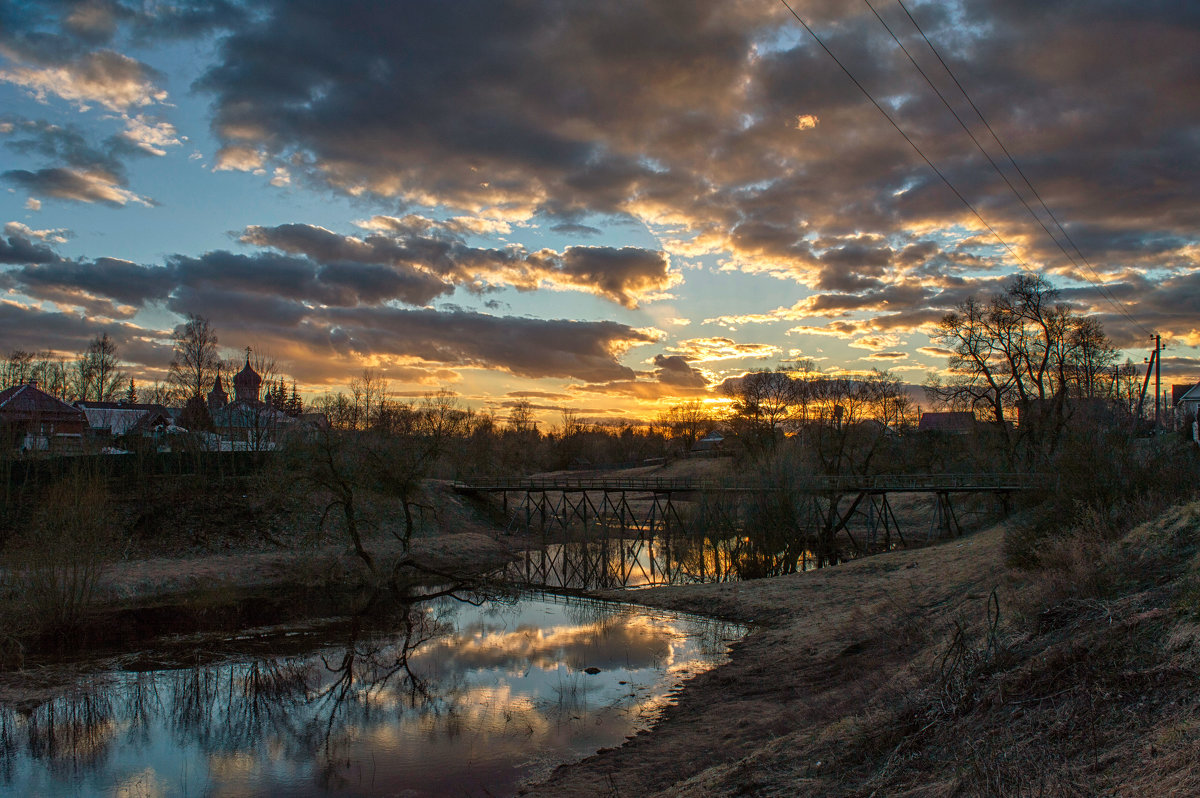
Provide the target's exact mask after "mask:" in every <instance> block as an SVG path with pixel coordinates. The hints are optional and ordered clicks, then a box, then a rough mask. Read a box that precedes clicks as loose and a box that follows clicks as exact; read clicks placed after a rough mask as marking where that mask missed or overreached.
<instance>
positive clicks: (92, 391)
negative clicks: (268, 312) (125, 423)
mask: <svg viewBox="0 0 1200 798" xmlns="http://www.w3.org/2000/svg"><path fill="white" fill-rule="evenodd" d="M217 343H218V339H217V334H216V331H215V330H214V329H213V328H212V325H211V324H210V323H209V321H208V320H207V319H206V318H204V317H203V316H197V315H194V314H193V315H189V316H188V318H187V321H186V322H185V323H184V324H182V325H180V326H179V327H177V328H176V329H175V331H174V332H173V333H172V335H171V346H172V351H171V361H170V362H169V363H168V364H167V371H166V379H165V380H157V381H155V382H152V383H150V384H143V385H138V383H137V381H136V380H135V379H134V378H133V377H132V376H131V375H130V374H129V373H128V372H127V371H126V370H124V369H123V368H121V365H120V354H119V350H118V347H117V343H116V342H115V341H114V340H113V339H112V338H110V337H109V335H108V333H107V332H101V333H100V334H99V335H97V336H96V337H95V338H93V339H92V340H91V342H89V344H88V345H87V347H86V348H85V349H84V350H83V351H82V352H79V353H78V354H77V355H75V356H74V357H68V356H65V355H61V354H57V353H54V352H48V351H42V352H36V351H29V350H24V349H14V350H12V351H10V352H9V354H8V357H7V358H5V359H4V360H3V361H0V390H3V389H5V388H10V387H12V386H15V385H25V384H29V383H32V382H36V383H37V386H38V388H39V389H41V390H43V391H45V392H46V393H48V394H50V395H52V396H55V397H57V398H58V399H61V400H63V401H64V402H68V403H69V402H75V401H93V402H114V401H121V400H124V401H126V402H130V403H143V404H160V405H164V406H169V407H180V406H185V405H187V403H188V402H189V401H190V402H192V404H193V405H197V406H198V405H204V404H205V402H206V397H207V395H208V392H209V391H210V390H212V387H213V384H214V383H215V382H216V379H217V376H218V374H221V373H222V372H224V377H225V379H226V380H228V378H229V377H230V376H232V375H233V374H234V373H235V372H237V371H238V370H239V369H240V368H242V365H243V363H242V361H240V360H238V359H236V358H234V359H229V360H224V359H222V358H221V357H220V355H219V354H218V351H217ZM246 357H247V359H248V360H249V361H250V363H251V366H252V367H253V368H254V369H255V371H257V372H258V373H259V376H260V377H262V380H263V384H262V389H261V390H262V395H261V399H262V401H263V402H264V403H265V404H266V405H267V406H270V407H272V408H274V409H276V410H279V411H280V412H284V413H287V414H288V415H292V416H298V415H300V414H302V413H303V412H305V410H306V408H305V406H304V401H303V399H302V398H301V396H300V392H299V390H298V388H297V385H296V381H295V380H289V379H288V378H287V377H286V376H285V375H284V374H283V373H282V372H281V370H280V368H279V366H278V364H277V363H276V362H275V360H274V359H273V358H271V357H270V356H269V355H265V354H262V353H248V354H247V356H246ZM192 410H193V412H196V411H197V410H198V407H193V408H192ZM204 412H207V411H206V410H205V411H204ZM198 426H204V425H203V424H201V425H198Z"/></svg>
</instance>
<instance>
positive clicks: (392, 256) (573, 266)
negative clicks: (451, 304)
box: [241, 215, 681, 308]
mask: <svg viewBox="0 0 1200 798" xmlns="http://www.w3.org/2000/svg"><path fill="white" fill-rule="evenodd" d="M362 226H364V227H365V228H366V229H368V230H371V231H374V232H372V233H371V234H370V235H367V236H364V237H362V238H359V237H355V236H345V235H340V234H338V233H334V232H333V231H331V230H327V229H325V228H323V227H317V226H315V225H306V224H285V225H278V226H275V227H260V226H250V227H247V228H246V230H245V231H244V232H243V234H242V237H241V240H242V241H243V242H245V243H248V244H255V245H257V246H261V247H270V248H272V249H276V250H279V251H281V252H287V253H293V254H303V255H306V256H308V257H310V258H312V259H313V260H315V261H317V262H319V263H323V264H329V263H338V262H353V263H372V264H380V265H386V266H388V267H391V268H393V269H403V270H406V271H408V272H411V273H413V274H414V275H415V274H422V275H425V277H426V279H428V280H433V281H436V282H437V284H438V285H439V286H441V287H442V288H443V289H444V290H443V291H442V293H444V292H448V291H450V290H451V289H452V287H453V286H456V285H457V286H465V287H467V288H468V289H470V290H474V291H477V292H478V291H483V290H487V289H489V288H493V287H498V286H512V287H514V288H517V289H518V290H523V291H533V290H536V289H539V288H552V289H559V290H570V291H583V292H585V293H590V294H595V295H597V296H601V297H604V298H605V299H609V300H611V301H613V302H616V303H618V304H620V305H623V306H624V307H628V308H635V307H637V306H638V303H639V302H640V301H648V300H653V299H656V298H659V297H661V296H662V294H663V292H664V291H666V290H667V289H668V288H670V287H671V286H673V285H676V284H678V282H679V281H680V279H681V278H680V277H679V276H678V274H676V273H675V272H673V271H672V270H671V269H670V262H669V260H668V258H667V257H666V255H665V254H663V253H661V252H654V251H651V250H645V249H639V248H637V247H621V248H619V249H618V248H614V247H578V246H576V247H567V248H566V249H565V250H564V251H563V252H556V251H554V250H550V249H543V250H539V251H538V252H534V253H530V252H527V251H526V250H524V249H523V248H521V247H508V248H505V249H494V248H493V249H488V248H479V247H472V246H470V245H468V244H467V243H466V242H465V240H464V238H463V233H464V231H475V230H479V229H483V228H485V227H487V226H489V225H487V224H486V223H485V222H481V221H480V220H474V219H470V220H464V219H454V220H451V221H449V222H438V221H434V220H432V219H427V218H425V217H422V216H416V215H410V216H407V217H404V218H395V217H384V216H376V217H374V218H373V219H371V220H369V221H368V222H364V223H362ZM428 298H432V297H428ZM428 298H426V299H425V300H423V301H428ZM423 301H421V302H411V301H410V304H422V303H423Z"/></svg>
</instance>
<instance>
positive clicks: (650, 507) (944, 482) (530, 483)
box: [455, 474, 1054, 588]
mask: <svg viewBox="0 0 1200 798" xmlns="http://www.w3.org/2000/svg"><path fill="white" fill-rule="evenodd" d="M1053 484H1054V477H1046V476H1045V475H1038V474H906V475H871V476H833V477H829V476H806V477H795V478H792V479H788V480H781V481H774V482H769V481H765V480H738V479H730V480H699V479H676V478H646V477H624V478H621V477H609V478H593V477H571V476H566V477H564V476H557V477H532V478H525V479H501V480H477V481H473V482H470V483H459V484H457V485H456V486H455V487H456V490H458V491H459V492H461V493H465V494H499V495H500V501H501V505H502V507H503V512H504V516H505V518H506V519H507V526H506V530H505V531H506V532H508V533H509V534H512V533H514V532H522V533H526V534H532V535H536V536H540V538H541V542H542V547H541V550H540V551H529V552H526V557H525V560H524V562H522V563H519V564H518V565H517V566H516V567H515V570H514V572H513V573H511V574H509V576H510V577H512V578H514V579H516V580H518V581H522V582H525V583H528V584H534V585H541V586H548V587H578V588H607V587H634V586H640V585H651V584H675V583H680V582H710V581H726V580H729V579H738V578H747V577H748V576H771V575H777V574H781V573H792V572H794V571H797V570H806V569H808V568H812V567H819V566H820V565H823V564H826V563H832V562H837V561H838V560H840V559H846V558H848V557H859V556H863V555H866V554H871V553H875V552H878V551H886V550H889V549H892V548H895V547H896V546H899V545H907V544H908V543H909V539H915V538H918V537H920V530H919V529H914V528H913V525H912V524H911V521H910V523H909V529H908V533H909V539H906V537H905V530H904V529H902V527H901V524H900V521H899V519H898V518H897V516H896V513H895V510H894V509H893V506H892V502H891V500H890V499H889V496H891V495H893V494H925V495H927V496H929V497H930V499H931V502H930V504H931V508H930V510H931V511H930V516H929V526H928V530H927V532H926V533H925V535H924V539H925V540H926V541H928V540H932V539H934V538H937V537H948V536H955V535H959V534H962V526H961V524H960V520H959V513H958V511H956V510H955V507H954V504H953V502H952V497H953V496H961V495H964V494H990V495H992V496H995V497H997V500H998V503H999V504H1000V512H1002V513H1003V512H1007V507H1008V497H1009V496H1010V495H1011V494H1013V493H1017V492H1020V491H1027V490H1032V489H1034V488H1044V487H1046V486H1047V485H1053ZM847 499H848V500H849V504H848V505H845V506H843V502H844V500H847ZM783 507H786V511H785V512H784V513H783V514H784V516H785V517H786V520H785V523H783V524H772V523H769V522H767V521H766V520H764V519H768V520H769V519H772V518H778V517H779V513H780V509H781V508H783ZM772 513H774V514H775V515H774V516H773V515H772ZM780 526H782V527H786V529H779V528H777V527H780ZM914 532H915V533H916V534H914ZM835 539H836V542H833V541H835ZM822 544H823V545H822ZM830 545H836V549H835V553H832V554H831V553H830V550H829V546H830ZM818 550H820V551H821V552H822V554H821V555H818V554H816V553H814V552H816V551H818Z"/></svg>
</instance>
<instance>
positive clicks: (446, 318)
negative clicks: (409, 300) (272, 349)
mask: <svg viewBox="0 0 1200 798" xmlns="http://www.w3.org/2000/svg"><path fill="white" fill-rule="evenodd" d="M302 332H303V334H304V335H305V336H306V337H307V338H308V340H309V341H310V343H311V344H312V345H313V346H314V347H320V348H328V349H332V350H334V351H339V352H344V353H347V354H353V355H356V356H369V355H372V354H375V353H379V352H382V353H403V354H406V355H410V356H414V357H419V358H421V359H423V360H425V361H428V362H436V363H445V364H448V365H454V366H474V367H479V368H497V369H501V370H504V371H508V372H510V373H512V374H515V375H518V376H523V377H532V378H542V377H573V378H575V379H579V380H584V381H587V382H597V381H603V380H610V379H619V378H629V377H632V376H633V370H632V369H630V368H628V367H627V366H623V365H621V364H620V363H619V362H618V360H617V358H618V357H619V356H621V355H622V354H624V353H625V352H626V351H627V350H628V349H629V348H630V347H632V346H637V345H640V344H647V343H652V342H653V341H654V337H653V336H652V335H650V334H649V333H646V332H642V331H639V330H635V329H633V328H631V327H628V326H626V325H623V324H618V323H616V322H611V321H600V322H581V321H568V320H565V319H549V320H545V319H527V318H519V317H512V316H508V317H501V316H489V315H486V314H481V313H471V312H468V311H457V312H449V313H447V312H442V311H434V310H424V309H421V310H401V309H398V308H388V307H377V308H353V309H351V308H331V309H328V310H325V311H323V312H320V313H316V314H313V322H312V323H310V324H307V325H305V329H304V330H303V331H302Z"/></svg>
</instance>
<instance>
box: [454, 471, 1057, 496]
mask: <svg viewBox="0 0 1200 798" xmlns="http://www.w3.org/2000/svg"><path fill="white" fill-rule="evenodd" d="M1056 483H1057V477H1056V476H1055V475H1047V474H1021V473H1000V474H872V475H867V476H859V475H839V476H825V475H815V474H814V475H804V476H797V477H794V478H792V479H789V480H783V481H768V480H753V479H688V478H686V477H627V478H618V477H607V478H604V477H572V476H553V477H525V478H522V479H476V480H471V481H470V482H458V483H455V487H456V488H458V489H459V490H467V491H471V490H477V491H500V490H514V491H521V490H524V491H529V490H535V491H571V492H577V491H589V490H595V491H618V490H623V491H630V492H644V493H675V492H706V493H722V492H723V493H753V492H761V491H767V490H780V489H782V490H792V491H801V492H821V493H826V492H828V493H861V492H864V491H867V492H869V491H881V492H882V491H900V492H926V491H928V492H941V491H996V490H1003V491H1010V490H1030V489H1033V488H1041V487H1046V486H1051V485H1054V484H1056Z"/></svg>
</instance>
